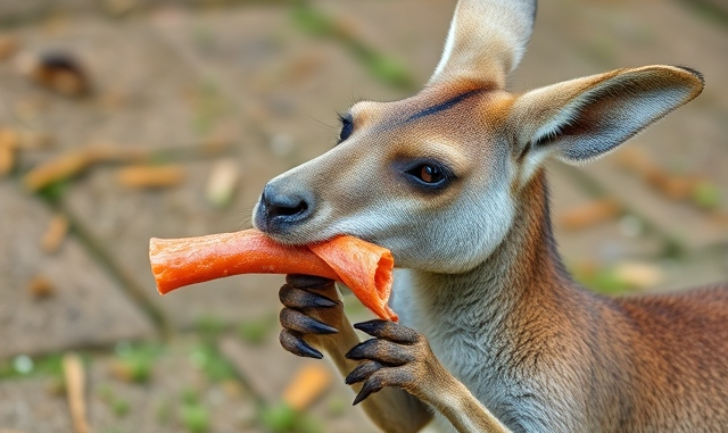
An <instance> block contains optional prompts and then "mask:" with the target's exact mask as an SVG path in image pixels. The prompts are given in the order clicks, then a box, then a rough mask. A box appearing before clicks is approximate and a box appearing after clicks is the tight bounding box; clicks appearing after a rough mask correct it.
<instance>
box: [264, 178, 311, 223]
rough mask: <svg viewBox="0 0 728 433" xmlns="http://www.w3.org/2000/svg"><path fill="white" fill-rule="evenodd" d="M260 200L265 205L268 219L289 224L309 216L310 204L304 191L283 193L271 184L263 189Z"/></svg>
mask: <svg viewBox="0 0 728 433" xmlns="http://www.w3.org/2000/svg"><path fill="white" fill-rule="evenodd" d="M261 200H262V201H263V203H264V204H265V208H266V213H267V217H268V218H270V219H274V218H277V219H279V220H281V221H282V222H283V221H284V220H285V222H289V223H290V222H294V221H299V220H302V219H304V218H305V217H306V216H307V215H308V214H309V211H310V210H311V203H312V200H311V198H310V196H309V194H307V193H306V192H304V191H287V192H283V191H280V190H279V189H278V188H276V187H275V186H273V185H272V184H268V185H266V187H265V188H264V189H263V195H262V197H261Z"/></svg>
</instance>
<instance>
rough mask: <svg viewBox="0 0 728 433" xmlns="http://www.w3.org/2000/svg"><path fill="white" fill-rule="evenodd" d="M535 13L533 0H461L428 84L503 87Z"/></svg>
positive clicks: (521, 52) (519, 53)
mask: <svg viewBox="0 0 728 433" xmlns="http://www.w3.org/2000/svg"><path fill="white" fill-rule="evenodd" d="M535 17H536V0H460V1H459V2H458V4H457V6H456V8H455V15H454V16H453V19H452V22H451V23H450V30H449V32H448V35H447V40H446V41H445V49H444V50H443V53H442V58H441V59H440V63H438V65H437V68H435V72H434V74H433V75H432V78H430V81H429V82H428V83H427V85H428V86H431V85H435V84H437V83H443V82H457V81H471V82H487V83H489V84H490V85H491V87H493V88H498V89H502V88H504V87H505V84H506V78H507V77H508V74H510V73H511V72H512V71H513V70H514V69H515V68H516V66H518V63H519V62H520V61H521V57H523V53H524V52H525V50H526V44H527V43H528V40H529V39H530V37H531V32H532V31H533V21H534V19H535Z"/></svg>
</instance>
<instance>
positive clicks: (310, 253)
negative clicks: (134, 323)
mask: <svg viewBox="0 0 728 433" xmlns="http://www.w3.org/2000/svg"><path fill="white" fill-rule="evenodd" d="M149 260H150V262H151V265H152V274H154V279H155V280H156V282H157V290H159V293H161V294H165V293H168V292H170V291H172V290H174V289H177V288H179V287H182V286H187V285H189V284H195V283H201V282H204V281H210V280H214V279H217V278H223V277H228V276H231V275H240V274H306V275H316V276H319V277H325V278H330V279H333V280H337V281H341V282H343V283H344V284H346V285H347V286H348V287H349V288H350V289H351V291H352V292H353V293H354V295H355V296H356V297H357V298H359V300H360V301H361V302H362V304H364V305H365V306H366V307H367V308H369V309H370V310H371V311H372V312H373V313H374V314H376V315H377V316H379V317H381V318H383V319H389V320H394V321H396V320H397V315H396V314H395V313H394V311H392V310H391V309H390V308H389V306H388V305H387V301H388V300H389V295H390V293H391V290H392V269H393V268H394V260H393V259H392V254H391V253H390V252H389V250H387V249H386V248H382V247H379V246H377V245H374V244H371V243H369V242H366V241H363V240H361V239H358V238H355V237H352V236H339V237H336V238H334V239H332V240H330V241H327V242H322V243H318V244H315V245H310V246H299V247H293V246H287V245H282V244H279V243H277V242H275V241H273V240H271V239H270V238H269V237H268V236H266V235H265V234H263V233H262V232H260V231H258V230H243V231H240V232H235V233H221V234H214V235H207V236H198V237H192V238H182V239H158V238H152V239H151V240H150V241H149Z"/></svg>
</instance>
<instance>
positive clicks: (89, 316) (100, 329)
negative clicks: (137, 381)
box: [0, 182, 154, 359]
mask: <svg viewBox="0 0 728 433" xmlns="http://www.w3.org/2000/svg"><path fill="white" fill-rule="evenodd" d="M0 197H2V199H0V219H1V220H2V221H4V223H3V224H0V253H1V254H0V275H2V280H3V281H2V284H0V298H2V303H0V341H2V344H0V359H2V358H7V357H10V356H14V355H18V354H25V355H36V354H42V353H48V352H53V351H59V350H64V349H68V348H73V347H88V346H101V345H110V344H113V343H114V342H115V341H117V340H120V339H139V338H144V337H149V336H151V335H153V334H154V329H153V327H152V325H151V324H150V322H149V320H148V319H147V317H146V316H145V315H144V314H143V313H142V312H141V311H140V310H139V309H138V308H137V307H136V306H135V305H134V304H132V303H131V302H130V300H129V299H128V298H127V297H126V296H125V294H124V292H123V289H122V287H120V286H119V284H118V283H117V282H115V281H114V280H112V279H111V278H110V277H109V276H108V275H107V274H106V273H104V272H103V271H102V268H101V267H100V265H99V264H98V263H97V262H96V261H95V260H94V258H93V257H92V256H90V255H89V254H88V252H87V251H86V250H85V249H84V248H83V246H82V245H81V244H80V243H79V241H78V240H77V239H76V238H75V237H73V236H69V237H68V238H67V239H65V240H64V242H63V245H62V246H61V249H60V250H59V251H58V252H57V253H56V254H54V255H52V256H50V255H48V254H46V253H44V252H43V250H42V248H41V238H42V236H43V233H44V232H45V230H46V227H47V226H48V223H49V222H50V220H51V218H52V214H51V212H50V211H49V210H48V209H47V208H46V207H45V206H44V205H42V204H41V203H40V202H38V201H37V200H36V199H34V198H33V197H28V196H25V195H23V194H22V193H19V192H18V190H17V188H16V187H15V186H14V185H11V184H9V183H7V182H3V183H0ZM9 222H12V224H9ZM36 277H42V278H44V279H46V280H47V281H48V282H49V284H50V285H51V290H52V292H51V294H50V295H48V296H46V297H42V298H37V297H34V296H33V295H32V294H31V292H30V291H29V289H28V286H29V284H30V281H31V280H32V279H34V278H36Z"/></svg>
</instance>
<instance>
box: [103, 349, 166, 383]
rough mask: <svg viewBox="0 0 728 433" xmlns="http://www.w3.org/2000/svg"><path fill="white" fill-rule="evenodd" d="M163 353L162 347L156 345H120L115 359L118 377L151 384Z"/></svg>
mask: <svg viewBox="0 0 728 433" xmlns="http://www.w3.org/2000/svg"><path fill="white" fill-rule="evenodd" d="M162 351H163V349H162V346H160V345H159V344H156V343H139V344H131V343H120V344H118V345H117V346H116V349H115V352H116V356H115V358H114V363H115V367H114V368H115V370H116V372H117V377H119V378H121V379H124V380H126V381H128V382H133V383H147V382H149V380H150V379H151V378H152V372H153V369H154V363H155V361H156V360H157V358H159V356H160V355H161V354H162Z"/></svg>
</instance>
